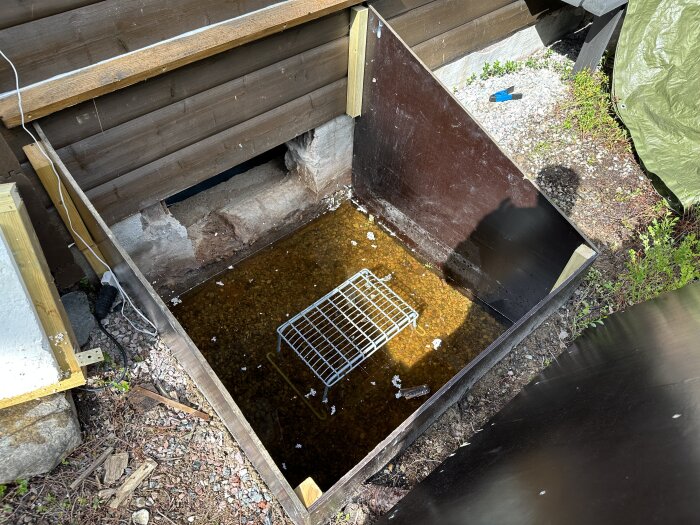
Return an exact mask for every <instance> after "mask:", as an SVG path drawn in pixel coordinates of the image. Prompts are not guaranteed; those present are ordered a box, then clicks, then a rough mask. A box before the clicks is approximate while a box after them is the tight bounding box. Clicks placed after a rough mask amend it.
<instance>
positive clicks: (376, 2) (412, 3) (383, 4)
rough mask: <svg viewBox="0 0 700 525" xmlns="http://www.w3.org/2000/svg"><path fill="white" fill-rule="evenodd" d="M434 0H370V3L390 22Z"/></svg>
mask: <svg viewBox="0 0 700 525" xmlns="http://www.w3.org/2000/svg"><path fill="white" fill-rule="evenodd" d="M431 1H432V0H370V1H369V2H368V3H369V4H370V5H371V6H372V7H374V8H375V9H376V10H377V11H378V12H379V14H380V15H382V16H383V17H384V18H385V19H387V20H389V19H390V18H393V17H395V16H398V15H400V14H401V13H405V12H406V11H410V10H411V9H415V8H416V7H420V6H422V5H425V4H428V3H430V2H431Z"/></svg>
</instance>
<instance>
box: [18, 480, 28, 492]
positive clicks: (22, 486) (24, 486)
mask: <svg viewBox="0 0 700 525" xmlns="http://www.w3.org/2000/svg"><path fill="white" fill-rule="evenodd" d="M16 483H17V494H18V495H19V496H24V495H25V494H26V493H27V492H29V480H26V479H18V480H17V481H16Z"/></svg>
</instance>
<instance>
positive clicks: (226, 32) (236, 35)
mask: <svg viewBox="0 0 700 525" xmlns="http://www.w3.org/2000/svg"><path fill="white" fill-rule="evenodd" d="M356 3H357V0H286V1H283V2H280V3H277V4H273V5H271V6H269V7H267V8H263V9H259V10H257V11H253V12H251V13H247V14H245V15H242V16H239V17H236V18H233V19H231V20H226V21H224V22H220V23H218V24H214V25H211V26H206V27H203V28H201V29H198V30H195V31H191V32H189V33H185V34H182V35H179V36H177V37H174V38H171V39H168V40H165V41H162V42H159V43H158V44H154V45H151V46H148V47H145V48H142V49H139V50H136V51H133V52H130V53H125V54H123V55H120V56H118V57H115V58H112V59H109V60H105V61H103V62H98V63H97V64H93V65H91V66H88V67H84V68H82V69H79V70H76V71H72V72H69V73H66V74H63V75H59V76H56V77H53V78H50V79H47V80H44V81H42V82H38V83H36V84H32V85H30V86H26V87H24V88H22V90H21V91H22V102H23V105H24V118H25V120H27V121H31V120H35V119H37V118H40V117H44V116H46V115H50V114H51V113H53V112H55V111H59V110H60V109H63V108H66V107H69V106H72V105H75V104H78V103H80V102H83V101H85V100H89V99H91V98H95V97H98V96H100V95H104V94H105V93H109V92H111V91H115V90H117V89H120V88H123V87H125V86H129V85H132V84H135V83H137V82H140V81H142V80H145V79H147V78H150V77H153V76H156V75H160V74H162V73H165V72H166V71H171V70H173V69H176V68H179V67H182V66H184V65H186V64H190V63H192V62H195V61H197V60H201V59H203V58H206V57H209V56H212V55H215V54H217V53H221V52H222V51H226V50H228V49H232V48H234V47H237V46H240V45H243V44H245V43H247V42H251V41H253V40H256V39H258V38H262V37H264V36H267V35H271V34H273V33H277V32H279V31H283V30H284V29H287V28H289V27H293V26H296V25H299V24H302V23H304V22H307V21H309V20H314V19H316V18H320V17H322V16H324V15H326V14H329V13H332V12H334V11H338V10H340V9H344V8H346V7H349V6H351V5H353V4H356ZM0 116H1V117H2V120H3V122H4V123H5V125H6V126H7V127H14V126H17V125H19V124H20V123H21V115H20V112H19V109H18V104H17V94H16V93H14V92H8V93H6V94H4V95H3V96H1V97H0Z"/></svg>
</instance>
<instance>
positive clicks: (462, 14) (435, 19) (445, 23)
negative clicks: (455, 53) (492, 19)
mask: <svg viewBox="0 0 700 525" xmlns="http://www.w3.org/2000/svg"><path fill="white" fill-rule="evenodd" d="M510 3H513V0H470V1H468V2H465V1H464V0H434V1H432V2H430V3H428V4H425V5H423V6H421V7H418V8H416V9H412V10H411V11H408V12H406V13H404V14H402V15H400V16H397V17H396V18H393V19H392V20H390V21H389V23H390V24H391V27H393V28H394V31H396V32H397V33H398V34H399V36H401V38H402V39H403V41H404V42H406V43H407V44H408V45H409V46H415V45H417V44H420V43H421V42H425V41H426V40H429V39H431V38H433V37H436V36H438V35H442V34H444V33H447V32H448V31H449V30H451V29H454V28H455V27H459V26H461V25H462V24H466V23H467V22H470V21H471V20H475V19H477V18H479V17H481V16H484V15H487V14H489V13H491V12H493V11H495V10H497V9H500V8H501V7H503V6H505V5H508V4H510Z"/></svg>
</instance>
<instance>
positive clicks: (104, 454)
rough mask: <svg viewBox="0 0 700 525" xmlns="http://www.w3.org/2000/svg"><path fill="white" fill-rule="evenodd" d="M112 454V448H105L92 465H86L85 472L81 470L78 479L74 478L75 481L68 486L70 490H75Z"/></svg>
mask: <svg viewBox="0 0 700 525" xmlns="http://www.w3.org/2000/svg"><path fill="white" fill-rule="evenodd" d="M112 452H114V447H107V448H106V449H105V450H104V452H102V454H100V455H99V456H98V458H97V459H96V460H95V461H93V462H92V463H90V465H88V468H86V469H85V470H83V472H82V473H81V474H80V476H78V477H77V478H76V480H75V481H74V482H73V483H71V484H70V489H71V490H75V489H76V487H77V486H78V485H80V484H81V483H82V482H83V481H84V480H85V478H87V477H88V476H89V475H90V474H92V471H93V470H95V469H96V468H97V467H99V466H100V465H102V463H104V462H105V461H107V458H108V457H109V455H110V454H111V453H112Z"/></svg>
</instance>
